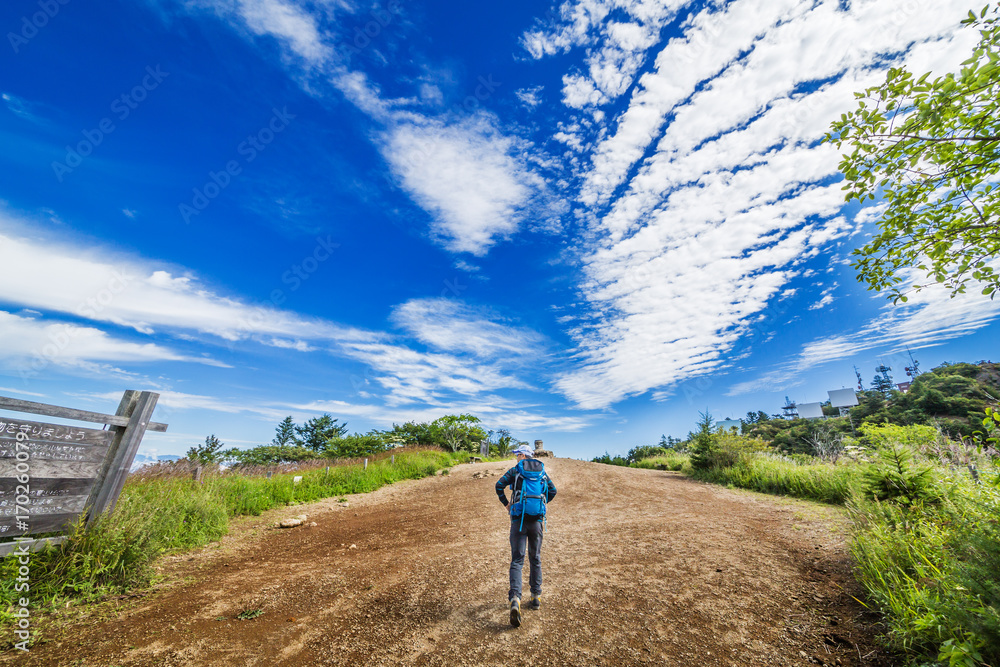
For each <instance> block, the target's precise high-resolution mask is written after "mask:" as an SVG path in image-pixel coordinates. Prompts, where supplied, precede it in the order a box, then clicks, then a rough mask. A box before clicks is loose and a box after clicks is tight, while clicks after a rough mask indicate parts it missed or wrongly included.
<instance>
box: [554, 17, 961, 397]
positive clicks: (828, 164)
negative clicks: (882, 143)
mask: <svg viewBox="0 0 1000 667" xmlns="http://www.w3.org/2000/svg"><path fill="white" fill-rule="evenodd" d="M957 7H958V3H957V0H956V1H955V2H952V3H939V4H934V5H933V6H930V5H920V6H917V7H909V6H908V7H907V10H906V11H904V12H902V13H897V11H896V10H898V7H895V6H892V5H891V4H887V3H852V4H851V5H849V6H846V7H845V6H844V5H842V4H841V3H837V2H821V3H817V4H815V5H807V4H803V3H799V2H797V1H792V0H784V1H782V0H778V1H776V2H763V0H737V1H736V2H732V3H728V4H727V5H726V6H725V9H723V10H721V11H711V10H706V11H705V12H703V13H701V14H700V15H698V16H696V17H694V18H693V19H692V20H691V21H690V22H689V23H688V25H686V26H685V28H686V34H685V37H683V38H679V39H675V40H672V41H671V42H669V43H668V44H667V46H666V47H664V48H663V50H662V51H661V52H660V54H659V55H658V56H657V59H656V63H655V69H654V70H653V71H652V72H650V73H648V74H646V75H645V76H643V78H642V79H641V82H640V84H639V86H638V88H637V90H636V92H635V93H634V94H633V96H632V100H631V101H630V105H629V109H628V110H627V111H626V112H625V114H624V115H623V116H622V117H621V119H620V121H619V122H618V124H617V127H616V128H615V131H613V132H612V133H610V134H609V135H608V136H607V138H606V139H603V140H602V141H601V142H600V143H599V144H598V148H597V149H596V151H595V152H594V155H593V164H592V167H591V168H590V169H588V170H584V171H582V172H579V173H578V176H581V177H582V178H583V179H584V183H583V187H582V190H581V192H580V195H579V199H578V203H579V206H580V208H581V209H582V212H583V213H584V216H585V219H588V220H589V221H590V223H591V225H590V226H591V237H590V238H589V239H587V241H586V242H585V243H584V244H582V245H581V250H582V261H583V264H584V267H585V275H586V278H585V280H584V282H583V283H582V286H581V289H582V292H583V294H584V296H585V297H586V298H587V300H588V301H589V303H590V308H591V310H592V312H593V314H594V316H593V321H592V323H591V324H589V325H587V326H584V327H581V328H579V329H577V330H575V331H574V332H573V333H574V335H575V338H576V341H577V345H578V347H577V358H578V360H579V362H580V364H579V366H578V367H577V368H576V369H574V370H572V371H570V372H567V373H565V374H563V375H562V376H561V377H560V378H559V379H558V380H557V382H556V386H557V388H558V389H559V390H560V391H562V392H563V393H564V394H565V395H566V396H568V397H569V398H571V399H572V400H574V401H576V402H577V403H578V404H579V405H581V406H582V407H588V408H598V407H604V406H606V405H609V404H611V403H614V402H615V401H617V400H621V399H622V398H624V397H627V396H632V395H637V394H641V393H643V392H645V391H648V390H650V389H659V390H660V393H662V392H663V391H669V388H670V386H671V385H672V384H674V383H677V382H678V381H680V380H683V379H685V378H688V377H692V376H698V375H702V374H706V373H709V372H711V371H717V370H719V369H720V368H724V367H726V366H727V365H728V364H730V363H732V361H733V360H729V359H727V357H726V355H727V353H728V352H729V351H731V350H732V349H733V347H734V345H735V343H736V341H737V340H739V339H740V338H741V337H742V336H743V335H745V333H746V332H747V331H748V329H749V327H750V326H751V325H752V322H753V321H754V318H755V317H756V316H757V315H759V313H761V312H762V311H763V310H764V309H765V308H766V307H767V305H768V303H769V302H770V301H771V300H772V299H776V298H780V297H781V295H782V293H785V294H787V290H788V289H789V285H788V282H789V281H790V280H792V279H794V278H795V277H796V276H797V275H798V274H799V273H801V272H802V270H803V269H804V267H803V263H804V262H805V261H806V260H808V259H810V258H813V257H816V256H817V255H818V253H819V252H820V249H821V248H823V247H824V246H826V245H828V244H830V243H831V242H834V241H836V240H838V239H841V238H844V237H845V236H847V235H849V234H851V233H852V232H853V231H854V230H855V224H854V222H852V221H847V220H845V219H844V218H843V217H842V216H841V215H840V212H841V209H842V208H843V193H842V191H841V190H840V185H839V184H836V183H834V184H832V185H831V184H830V181H831V180H832V179H833V178H834V177H835V176H836V175H837V163H838V161H839V157H840V156H839V154H838V153H837V151H836V150H835V149H834V148H832V147H831V146H829V145H825V144H824V145H819V144H818V140H819V139H820V138H821V137H822V135H823V133H824V132H825V131H826V129H827V128H828V126H829V123H830V120H831V119H832V118H835V117H836V116H837V115H839V113H840V112H842V111H844V110H846V109H847V108H850V107H852V106H853V105H854V104H855V103H856V102H855V100H854V97H853V95H852V93H853V91H855V90H860V89H862V88H864V87H865V86H866V85H870V84H872V83H875V82H876V81H877V80H878V79H879V78H881V77H883V76H884V69H883V68H884V67H885V62H884V61H885V59H887V58H888V59H893V58H894V59H896V61H897V62H898V61H900V60H901V59H905V58H916V57H918V55H919V54H920V53H922V52H923V50H926V49H930V48H932V47H933V48H936V49H947V50H949V52H950V55H949V57H948V58H938V59H937V60H936V61H935V62H937V63H943V62H951V63H953V65H957V64H958V63H959V62H960V61H961V59H963V58H964V55H965V53H967V48H968V44H967V42H966V41H965V40H962V39H952V37H951V33H953V32H954V31H955V30H956V25H957V19H958V18H960V17H961V16H962V14H963V11H962V10H961V9H960V8H959V9H957V11H956V8H957ZM567 48H568V47H567ZM543 50H544V49H543ZM901 53H902V54H904V55H902V56H900V55H899V54H901ZM879 59H882V61H883V62H880V63H879V64H878V65H875V62H876V61H877V60H879ZM571 76H573V75H571ZM573 81H574V83H573V85H574V86H575V88H574V90H579V91H585V90H586V88H585V84H586V83H587V81H597V79H596V78H594V77H593V76H591V77H589V78H582V77H578V78H577V79H574V80H573ZM821 82H822V84H821ZM609 85H610V84H609ZM594 90H597V87H596V84H595V88H594ZM602 94H603V93H602ZM582 97H583V96H582V95H581V98H582ZM643 156H646V157H645V159H643V160H642V161H641V162H639V160H640V158H643ZM637 163H638V166H637V167H634V165H636V164H637ZM633 170H634V171H633ZM622 184H625V187H624V188H621V187H620V186H621V185H622ZM865 215H869V213H866V214H865ZM826 296H829V295H824V297H826ZM830 298H832V296H831V297H830ZM970 326H972V325H970ZM942 335H944V334H942Z"/></svg>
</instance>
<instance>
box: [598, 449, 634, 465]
mask: <svg viewBox="0 0 1000 667" xmlns="http://www.w3.org/2000/svg"><path fill="white" fill-rule="evenodd" d="M591 463H604V464H606V465H610V466H627V465H628V463H629V462H628V459H627V458H625V457H624V456H622V455H621V454H615V455H614V456H611V455H610V454H608V453H607V452H604V455H603V456H595V457H594V458H593V459H591Z"/></svg>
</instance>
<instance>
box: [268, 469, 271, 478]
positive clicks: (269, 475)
mask: <svg viewBox="0 0 1000 667" xmlns="http://www.w3.org/2000/svg"><path fill="white" fill-rule="evenodd" d="M267 479H271V471H270V470H268V471H267Z"/></svg>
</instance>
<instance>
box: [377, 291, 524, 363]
mask: <svg viewBox="0 0 1000 667" xmlns="http://www.w3.org/2000/svg"><path fill="white" fill-rule="evenodd" d="M496 319H498V318H496V317H495V316H492V314H491V313H489V312H488V311H485V310H483V309H477V308H473V307H471V306H468V305H465V304H463V303H462V302H459V301H454V300H452V299H443V298H440V299H413V300H411V301H407V302H406V303H404V304H401V305H399V306H397V307H396V309H395V310H394V311H393V314H392V320H393V322H394V323H395V324H396V325H397V326H399V327H401V328H403V329H405V330H406V331H408V332H409V334H410V335H411V336H412V337H413V338H416V339H417V340H419V341H420V342H422V343H424V344H426V345H429V346H431V347H433V348H436V349H438V350H442V351H445V352H463V353H469V354H472V355H474V356H475V357H477V358H480V359H495V358H497V357H504V358H505V359H508V360H509V359H512V358H519V357H534V356H536V355H538V354H539V353H540V350H541V346H542V344H543V342H544V338H543V337H542V336H541V335H540V334H538V333H537V332H535V331H532V330H531V329H526V328H523V327H517V326H513V325H510V324H504V323H502V322H497V321H495V320H496Z"/></svg>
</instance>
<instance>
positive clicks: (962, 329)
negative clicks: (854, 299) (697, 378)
mask: <svg viewBox="0 0 1000 667" xmlns="http://www.w3.org/2000/svg"><path fill="white" fill-rule="evenodd" d="M996 266H997V267H1000V262H998V263H996ZM905 276H906V278H907V279H908V280H916V279H917V278H919V274H917V273H916V272H913V271H909V272H905ZM872 298H875V299H884V295H882V294H878V295H876V296H874V297H872ZM997 319H1000V302H998V301H994V300H991V299H985V298H983V297H982V295H980V294H975V293H971V294H970V293H966V294H958V295H956V296H955V297H954V298H952V297H951V293H950V291H949V290H947V289H943V288H940V287H938V286H936V285H934V286H931V287H927V288H925V289H923V290H921V291H920V292H915V293H913V294H911V295H910V296H909V301H907V302H906V303H903V304H898V305H893V304H890V303H886V304H885V305H883V306H882V308H881V313H880V315H879V317H875V318H872V319H871V320H869V321H867V322H865V323H864V324H863V325H861V326H860V327H858V328H857V329H855V330H853V331H848V332H846V333H839V334H836V335H832V336H824V337H821V338H816V339H814V340H812V341H810V342H808V343H806V344H804V345H803V346H802V349H801V350H800V351H799V353H798V354H797V355H796V356H794V357H793V358H792V359H791V360H790V361H788V362H787V363H785V364H782V365H780V366H779V367H778V368H775V369H774V370H772V371H770V372H768V373H765V374H763V375H761V376H760V377H758V378H756V379H754V380H749V381H747V382H741V383H738V384H735V385H733V386H732V387H731V388H730V389H729V391H728V394H727V395H729V396H738V395H742V394H748V393H751V392H755V391H777V390H780V389H783V388H785V387H787V386H789V385H791V384H795V383H798V382H801V380H802V376H803V374H804V373H805V372H806V371H809V370H810V369H813V368H817V367H819V366H822V365H823V364H826V363H829V362H831V361H837V360H839V359H845V358H848V357H851V356H853V355H855V354H858V353H861V352H865V351H868V350H879V351H885V352H887V353H892V352H898V351H901V350H903V349H904V348H906V347H910V348H912V349H919V348H923V347H934V346H937V345H942V344H944V343H945V342H946V341H949V340H952V339H954V338H958V337H960V336H965V335H967V334H969V333H972V332H973V331H976V330H978V329H981V328H983V327H985V326H987V325H989V324H991V323H992V322H995V321H996V320H997Z"/></svg>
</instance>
